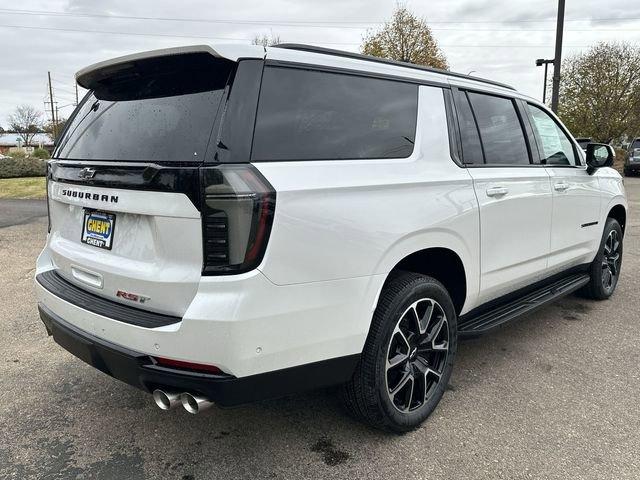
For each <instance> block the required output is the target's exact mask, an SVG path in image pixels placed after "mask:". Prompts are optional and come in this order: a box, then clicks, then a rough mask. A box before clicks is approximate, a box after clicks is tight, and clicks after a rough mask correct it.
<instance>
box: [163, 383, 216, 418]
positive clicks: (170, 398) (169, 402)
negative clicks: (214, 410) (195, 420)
mask: <svg viewBox="0 0 640 480" xmlns="http://www.w3.org/2000/svg"><path fill="white" fill-rule="evenodd" d="M153 400H154V401H155V402H156V405H157V406H158V407H159V408H161V409H162V410H171V409H172V408H175V407H177V406H178V405H182V406H183V407H184V409H185V410H186V411H187V412H189V413H193V414H194V415H195V414H196V413H200V412H202V411H204V410H207V409H208V408H211V407H212V406H213V402H212V401H210V400H208V399H206V398H205V397H202V396H200V395H193V394H191V393H188V392H184V393H178V392H167V391H164V390H160V389H156V390H154V391H153Z"/></svg>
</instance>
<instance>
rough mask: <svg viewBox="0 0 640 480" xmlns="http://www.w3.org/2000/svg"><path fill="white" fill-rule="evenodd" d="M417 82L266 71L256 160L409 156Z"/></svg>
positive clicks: (254, 151)
mask: <svg viewBox="0 0 640 480" xmlns="http://www.w3.org/2000/svg"><path fill="white" fill-rule="evenodd" d="M417 109H418V87H417V85H413V84H409V83H404V82H399V81H393V80H383V79H377V78H367V77H361V76H355V75H345V74H337V73H327V72H319V71H312V70H302V69H295V68H281V67H267V68H265V71H264V76H263V80H262V88H261V91H260V100H259V103H258V113H257V117H256V124H255V132H254V138H253V148H252V155H251V157H252V160H254V161H260V160H264V161H269V160H340V159H364V158H404V157H408V156H409V155H411V152H412V151H413V143H414V141H415V131H416V117H417Z"/></svg>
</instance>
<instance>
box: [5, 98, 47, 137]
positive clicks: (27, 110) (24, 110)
mask: <svg viewBox="0 0 640 480" xmlns="http://www.w3.org/2000/svg"><path fill="white" fill-rule="evenodd" d="M9 128H10V129H11V130H13V131H14V132H16V133H17V134H18V135H20V136H21V137H22V139H23V140H24V144H25V146H27V147H29V146H31V140H32V139H33V136H34V135H35V134H36V133H39V132H41V131H42V112H40V111H38V110H36V109H35V108H34V107H32V106H31V105H20V106H18V107H16V109H15V110H14V112H13V114H11V115H9Z"/></svg>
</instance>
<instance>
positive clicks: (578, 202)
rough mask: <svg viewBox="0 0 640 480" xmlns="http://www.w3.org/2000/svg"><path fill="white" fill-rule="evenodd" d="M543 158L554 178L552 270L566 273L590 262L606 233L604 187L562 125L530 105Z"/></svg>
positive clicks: (549, 115)
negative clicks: (602, 220)
mask: <svg viewBox="0 0 640 480" xmlns="http://www.w3.org/2000/svg"><path fill="white" fill-rule="evenodd" d="M526 108H527V110H528V112H529V118H530V120H531V124H532V126H533V131H534V134H535V139H536V143H537V144H538V151H539V155H540V163H541V164H542V165H545V169H546V170H547V172H548V173H549V176H550V178H551V186H552V189H553V219H552V226H551V251H550V255H549V268H550V269H552V270H553V271H559V270H563V269H565V268H569V267H572V266H575V265H579V264H581V263H587V262H589V261H591V259H592V258H593V253H594V252H595V251H596V250H597V249H598V245H599V244H600V237H601V232H602V228H603V227H602V225H600V224H599V219H600V200H601V198H602V196H601V194H600V185H599V182H598V177H597V176H595V175H589V174H588V173H587V167H586V166H585V165H582V162H581V160H580V156H579V155H578V152H577V148H576V146H575V144H574V143H573V142H572V141H571V138H570V136H569V134H568V133H567V132H566V131H565V130H564V129H563V127H562V126H561V125H560V123H559V122H558V121H557V120H556V119H555V118H554V117H553V116H552V115H551V114H550V113H549V112H548V111H546V110H545V109H543V108H542V107H540V106H537V105H533V104H527V105H526Z"/></svg>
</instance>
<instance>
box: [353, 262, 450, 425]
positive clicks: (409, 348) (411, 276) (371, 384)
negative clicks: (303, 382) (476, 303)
mask: <svg viewBox="0 0 640 480" xmlns="http://www.w3.org/2000/svg"><path fill="white" fill-rule="evenodd" d="M457 333H458V332H457V317H456V312H455V309H454V306H453V302H452V301H451V297H450V296H449V293H448V292H447V290H446V289H445V288H444V286H443V285H442V284H441V283H440V282H438V281H437V280H435V279H434V278H431V277H428V276H425V275H418V274H415V273H408V272H400V273H398V274H397V275H394V277H393V278H391V279H390V280H389V281H388V283H387V285H386V286H385V287H384V288H383V290H382V293H381V294H380V299H379V302H378V306H377V308H376V311H375V313H374V315H373V321H372V323H371V329H370V331H369V335H368V337H367V341H366V343H365V346H364V350H363V352H362V356H361V359H360V362H359V364H358V367H357V368H356V372H355V373H354V376H353V378H352V379H351V380H350V381H349V382H348V383H347V384H346V385H345V386H344V388H343V397H344V401H345V403H346V406H347V408H348V410H349V411H350V412H351V413H352V414H353V415H354V416H356V417H357V418H358V419H360V420H363V421H365V422H366V423H368V424H370V425H372V426H374V427H376V428H380V429H383V430H390V431H394V432H398V433H402V432H407V431H410V430H413V429H415V428H416V427H418V426H419V425H420V424H421V423H422V422H423V421H424V420H425V419H426V418H427V417H428V416H429V415H430V414H431V412H433V410H434V409H435V407H436V405H437V404H438V402H439V401H440V399H441V398H442V395H443V393H444V391H445V389H446V387H447V385H448V383H449V378H450V376H451V371H452V369H453V362H454V359H455V354H456V349H457Z"/></svg>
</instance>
